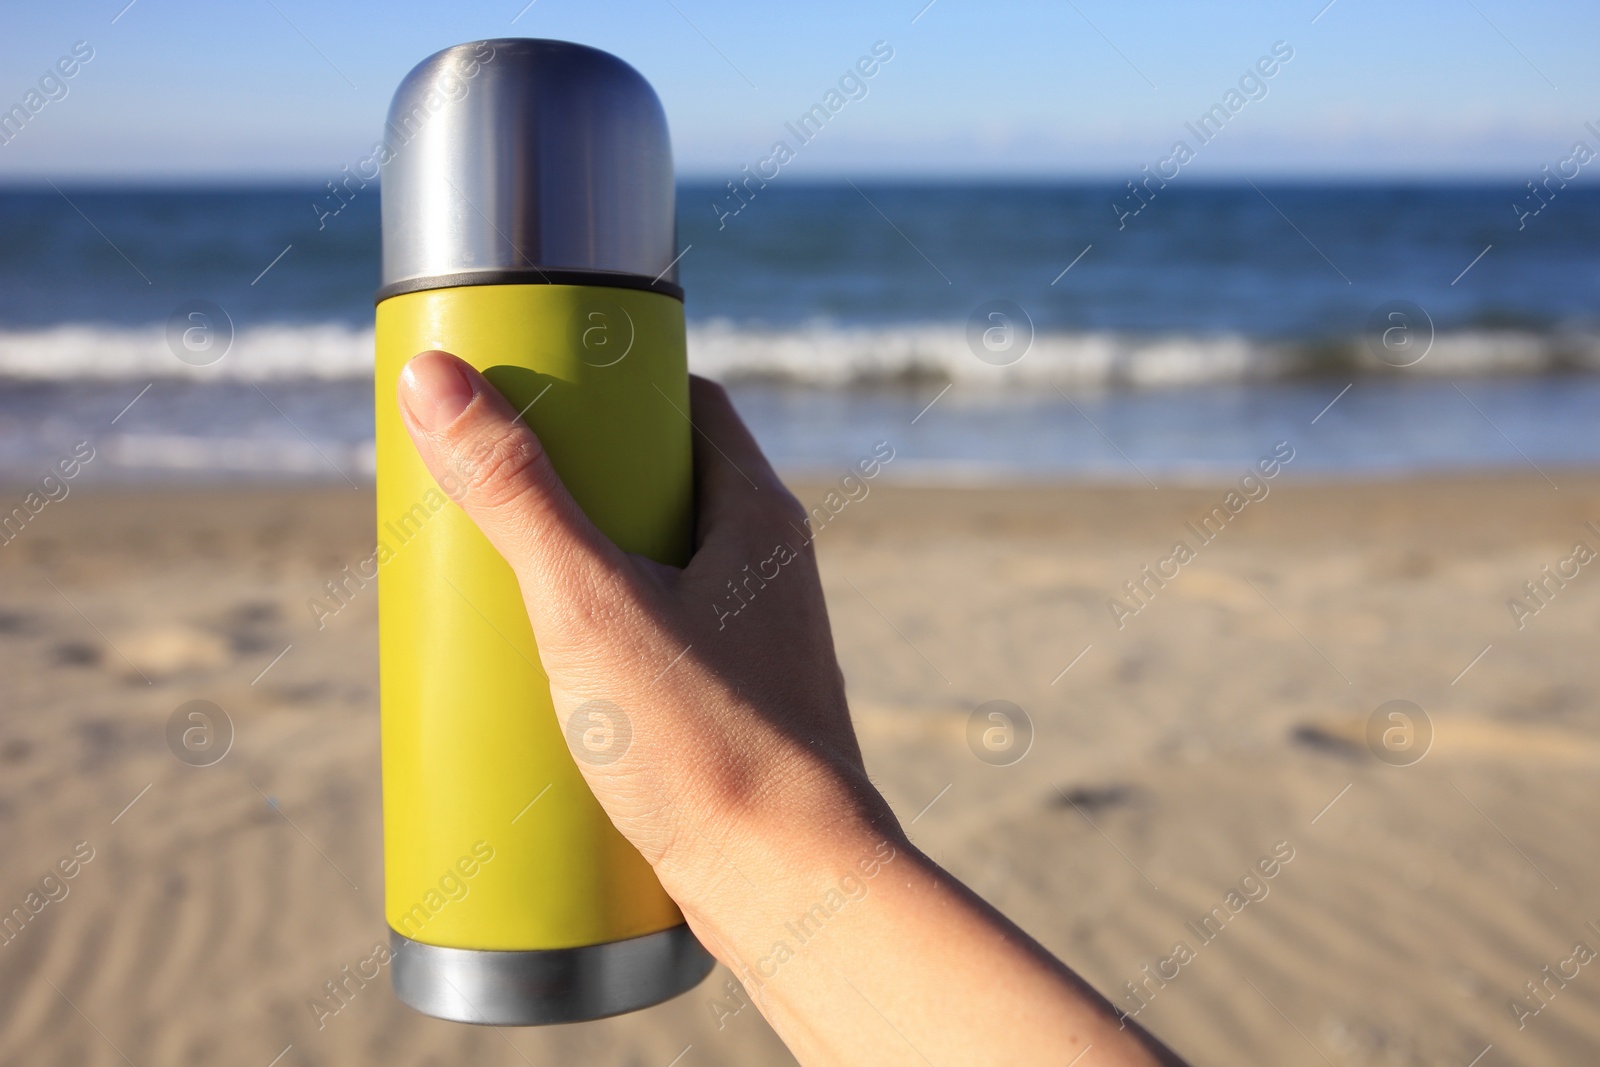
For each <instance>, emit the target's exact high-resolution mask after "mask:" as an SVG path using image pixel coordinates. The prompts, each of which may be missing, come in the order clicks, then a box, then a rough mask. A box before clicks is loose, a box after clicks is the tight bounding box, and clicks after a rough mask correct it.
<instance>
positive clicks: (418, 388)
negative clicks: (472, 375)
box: [400, 352, 472, 430]
mask: <svg viewBox="0 0 1600 1067" xmlns="http://www.w3.org/2000/svg"><path fill="white" fill-rule="evenodd" d="M400 400H401V402H402V403H404V404H405V406H406V410H407V411H409V412H411V417H412V418H413V419H415V420H416V421H417V422H418V423H419V424H420V425H421V426H422V428H423V429H424V430H442V429H444V428H445V427H446V426H448V425H450V424H451V423H452V422H454V421H455V420H456V418H457V417H458V416H459V415H460V414H461V413H462V412H463V411H465V410H467V405H468V404H470V403H472V383H471V382H470V381H468V380H467V376H466V375H465V374H462V373H461V368H460V366H458V365H457V363H456V361H455V360H454V359H452V358H450V357H449V356H447V355H445V354H444V353H443V352H424V353H423V354H422V355H420V356H417V357H416V358H414V359H412V360H411V362H410V363H407V364H406V365H405V369H404V370H402V371H401V372H400Z"/></svg>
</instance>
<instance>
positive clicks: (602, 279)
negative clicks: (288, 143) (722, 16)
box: [375, 39, 713, 1025]
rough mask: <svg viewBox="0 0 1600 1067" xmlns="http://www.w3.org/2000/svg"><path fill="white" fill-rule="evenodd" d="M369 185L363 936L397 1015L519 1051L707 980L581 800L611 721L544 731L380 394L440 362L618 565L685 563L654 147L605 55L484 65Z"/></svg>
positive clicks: (397, 112)
mask: <svg viewBox="0 0 1600 1067" xmlns="http://www.w3.org/2000/svg"><path fill="white" fill-rule="evenodd" d="M377 156H378V158H379V159H380V161H381V167H382V203H383V277H382V288H380V289H379V291H378V306H377V365H376V374H375V389H376V394H377V396H376V409H377V483H378V486H377V503H378V538H379V545H378V559H379V564H380V566H379V646H380V648H379V651H380V675H381V700H382V734H383V824H384V826H383V830H384V880H385V914H386V917H387V919H388V922H389V926H390V933H391V941H392V955H391V960H390V966H391V971H392V977H393V981H394V987H395V992H396V994H397V995H398V996H399V997H400V999H401V1000H403V1001H405V1002H406V1003H407V1004H409V1005H411V1006H412V1007H413V1008H416V1009H417V1010H418V1011H422V1012H425V1013H427V1014H429V1015H436V1016H439V1017H441V1018H445V1019H455V1020H459V1021H462V1022H473V1023H493V1024H495V1025H530V1024H538V1023H563V1022H574V1021H578V1020H582V1019H594V1018H599V1017H601V1016H606V1015H615V1014H617V1013H619V1012H626V1011H633V1010H635V1009H638V1008H642V1007H645V1006H647V1005H650V1004H654V1003H657V1002H658V1001H661V1000H665V999H666V998H668V997H671V996H675V995H677V994H678V993H681V992H683V991H685V990H687V989H689V988H691V987H693V986H694V985H695V984H697V983H698V982H699V981H700V980H701V979H702V978H704V977H705V975H706V974H707V972H708V971H709V970H710V968H711V966H712V962H713V961H712V959H711V956H710V955H709V954H708V953H707V952H706V951H705V949H704V948H702V947H701V945H700V944H699V942H698V941H696V940H695V938H694V935H693V934H691V933H690V932H689V929H688V927H687V926H685V925H684V921H683V916H682V914H681V913H680V912H679V911H678V909H677V907H676V906H674V904H673V903H672V901H671V899H669V898H668V897H667V895H666V893H665V892H664V891H663V890H662V888H661V886H660V884H659V883H658V882H657V881H656V878H655V875H654V873H653V872H652V871H651V869H650V866H649V865H648V864H647V863H646V862H645V860H644V858H643V857H641V856H640V855H639V853H638V852H637V851H636V850H635V849H634V848H633V847H632V846H631V845H630V844H628V842H627V841H626V840H625V839H624V838H623V837H622V835H621V834H619V833H618V832H617V830H616V829H615V828H614V827H613V826H612V825H611V822H610V820H609V819H608V818H607V817H606V814H605V812H604V811H603V810H602V809H601V807H600V805H599V803H598V802H597V801H596V800H595V798H594V795H593V794H592V793H591V792H590V791H589V789H588V786H587V785H586V784H585V783H584V780H583V777H582V775H581V774H579V772H578V766H577V764H576V763H575V762H574V760H573V757H572V755H571V754H570V753H569V751H568V746H567V742H566V740H565V739H564V734H565V735H566V736H571V737H574V738H575V739H576V741H577V743H578V744H579V746H580V747H579V750H578V751H579V752H580V756H581V758H585V759H592V760H594V761H597V762H607V761H614V760H616V759H618V758H624V756H625V753H626V749H627V745H628V741H629V739H630V737H631V734H630V732H629V723H628V719H627V717H626V712H625V711H623V710H621V709H618V708H616V707H615V706H613V705H607V704H603V703H597V704H595V705H593V706H586V707H585V708H584V709H580V713H579V714H578V715H574V716H573V718H574V719H575V720H577V719H580V718H581V719H582V721H575V722H572V723H562V722H558V721H557V718H556V714H555V711H554V709H553V708H552V706H551V701H550V692H549V685H548V680H547V679H546V677H545V674H544V672H543V670H542V669H541V666H540V662H539V651H538V649H537V648H536V647H535V644H534V640H533V632H532V630H531V628H530V627H529V625H528V617H527V614H526V612H525V610H524V608H523V603H522V596H521V594H520V592H519V590H518V587H517V580H516V578H515V576H514V575H513V574H512V572H511V568H510V567H509V566H508V565H507V564H506V562H505V560H504V559H503V558H501V556H500V555H499V554H498V553H497V552H496V551H495V550H494V549H493V548H492V547H490V545H489V542H488V541H487V540H486V539H485V538H484V537H483V535H482V534H481V533H479V531H478V529H477V528H476V527H475V526H474V525H473V524H472V522H471V521H470V520H469V519H468V518H467V516H466V515H465V513H463V512H462V510H461V509H460V508H459V507H457V506H456V504H455V503H453V502H452V501H451V500H450V498H449V497H450V493H451V492H452V491H453V488H454V487H453V486H452V485H450V484H448V481H449V480H448V479H446V484H444V485H443V491H441V487H440V485H439V484H437V483H436V482H435V481H434V479H433V477H432V476H431V475H430V474H429V473H428V471H427V469H426V468H425V467H424V466H423V464H422V461H421V460H420V459H419V458H418V456H417V454H416V451H415V449H414V448H413V446H412V444H411V441H410V439H409V438H408V437H407V435H406V432H405V429H404V428H403V427H402V425H401V423H400V418H399V415H398V414H397V411H396V407H395V384H396V380H397V379H398V377H399V374H400V369H401V367H402V366H404V365H405V363H406V361H407V360H408V359H410V358H411V357H412V356H414V355H416V354H417V353H418V352H423V351H426V350H428V349H443V350H445V351H448V352H453V353H455V354H456V355H457V356H459V357H461V358H462V359H464V360H466V361H468V362H469V363H471V364H472V365H473V366H474V367H477V368H478V369H479V370H481V371H482V372H483V373H484V374H485V375H486V376H487V377H488V379H489V380H490V381H491V382H493V383H494V384H495V386H496V387H497V388H499V389H500V391H501V392H503V393H504V394H505V395H506V396H507V397H508V398H509V399H510V401H511V403H512V405H513V406H514V407H516V408H518V409H520V410H522V412H523V418H524V419H525V420H526V421H527V422H528V424H529V425H530V426H532V427H533V429H534V431H535V432H537V433H538V435H539V438H540V440H541V441H542V442H543V443H544V447H545V449H546V450H547V452H548V453H549V455H550V458H551V460H552V462H553V463H554V464H555V468H556V470H557V471H558V472H560V474H561V477H562V479H563V480H564V481H565V482H566V485H567V487H568V488H569V489H570V490H571V491H572V494H573V496H574V497H575V498H576V499H577V501H578V503H579V504H580V505H581V506H582V507H583V509H584V511H585V512H587V514H588V515H589V517H590V518H591V519H592V520H594V522H595V524H596V525H597V526H598V527H599V528H600V529H601V530H602V531H604V532H605V533H606V535H607V536H609V537H610V538H611V539H612V540H613V541H615V542H616V543H617V545H618V546H620V547H621V548H623V549H625V550H627V551H630V552H638V553H642V554H644V555H647V556H650V557H651V558H653V559H656V560H659V561H662V562H664V563H672V564H680V565H681V564H683V563H684V562H686V560H687V558H688V555H689V552H690V546H691V537H692V526H691V523H692V517H693V516H692V502H693V485H692V473H691V462H690V449H691V439H690V433H691V427H690V425H689V422H688V418H687V413H688V410H689V396H688V393H689V379H688V370H687V366H686V362H685V355H684V326H683V290H682V289H680V288H679V287H678V285H677V274H676V269H675V268H676V262H677V248H676V244H677V232H676V226H675V220H674V189H673V174H672V149H671V145H670V143H669V141H668V136H667V125H666V117H665V115H664V113H663V112H662V109H661V103H660V101H659V100H658V99H657V98H656V95H655V93H654V92H653V91H652V90H651V88H650V86H649V84H648V83H647V82H646V81H645V80H644V78H643V77H642V76H640V74H639V73H638V72H637V71H635V70H634V69H633V68H632V67H630V66H628V65H627V64H626V63H624V62H622V61H621V60H619V59H617V58H616V57H615V56H611V55H608V54H607V53H605V52H601V51H597V50H595V49H593V48H587V47H584V46H582V45H576V44H568V43H565V42H562V41H545V40H523V39H508V40H491V41H477V42H472V43H469V44H462V45H457V46H455V47H453V48H447V49H445V50H444V51H442V52H439V53H438V54H436V55H434V56H431V57H429V58H428V59H426V60H424V61H423V62H422V63H421V64H420V65H418V66H417V67H416V69H414V70H413V71H411V73H410V74H408V75H407V76H406V78H405V80H404V81H403V82H402V83H401V85H400V88H399V89H398V90H397V91H396V93H395V96H394V102H393V104H392V106H391V108H390V111H389V119H388V124H387V127H386V130H385V138H384V141H383V142H382V143H381V144H380V145H378V152H377Z"/></svg>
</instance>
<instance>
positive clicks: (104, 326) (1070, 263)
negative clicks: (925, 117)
mask: <svg viewBox="0 0 1600 1067" xmlns="http://www.w3.org/2000/svg"><path fill="white" fill-rule="evenodd" d="M1545 192H1546V194H1547V195H1546V196H1544V197H1538V198H1537V199H1536V200H1535V199H1533V195H1534V194H1532V192H1531V191H1530V190H1529V189H1527V188H1524V187H1522V186H1520V185H1519V184H1518V183H1516V182H1514V181H1504V182H1493V183H1477V184H1466V183H1448V184H1447V183H1434V184H1383V183H1378V182H1365V183H1344V184H1324V183H1315V182H1309V181H1300V182H1270V183H1269V182H1261V183H1252V182H1248V181H1245V182H1238V183H1231V184H1202V183H1199V182H1195V183H1193V184H1190V185H1181V184H1180V183H1178V182H1171V183H1168V185H1167V186H1166V187H1165V188H1163V189H1161V190H1160V191H1159V192H1158V193H1156V194H1155V195H1154V196H1153V197H1148V198H1146V197H1143V196H1138V195H1137V194H1135V193H1133V192H1131V191H1130V190H1129V189H1128V188H1127V187H1126V185H1125V183H1121V182H1112V181H1103V182H1094V181H1078V182H954V181H946V182H885V181H868V180H860V181H843V180H841V181H837V182H828V183H809V184H807V183H803V182H801V181H798V180H797V181H793V182H789V183H787V184H786V183H785V182H783V181H774V182H771V183H769V184H768V185H767V186H766V187H765V188H762V189H760V190H758V191H757V192H756V193H755V194H754V195H753V196H748V197H747V198H746V199H744V200H743V202H742V203H741V202H740V201H738V200H733V199H731V198H730V196H729V192H728V189H727V188H726V187H725V186H719V185H718V184H714V183H710V182H685V183H683V184H682V185H681V186H680V188H679V190H678V234H679V247H680V248H681V250H682V256H681V259H680V261H679V270H680V274H681V280H682V283H683V286H684V288H685V290H686V292H687V299H686V309H687V315H688V323H689V360H690V366H691V369H693V370H695V371H696V372H698V373H701V374H705V375H709V376H711V377H714V378H717V379H719V380H721V381H723V382H724V383H726V384H728V386H729V387H730V389H731V390H732V392H733V395H734V399H735V402H736V403H737V405H738V406H739V408H740V410H741V411H742V412H743V413H744V415H745V417H746V420H747V421H748V422H749V423H750V425H751V426H752V428H753V430H754V432H755V434H756V436H757V438H758V439H759V440H760V442H761V444H762V445H763V447H764V448H765V449H766V450H767V452H768V454H769V456H771V458H772V459H773V461H774V463H775V464H776V465H777V466H778V467H779V469H780V470H782V471H784V472H786V473H788V474H791V475H794V476H797V477H821V478H827V477H830V476H832V475H833V474H834V473H835V472H837V473H839V474H842V473H844V471H845V470H846V469H847V468H848V467H849V466H850V465H851V464H852V463H853V462H854V461H855V460H856V459H858V458H859V457H861V456H863V455H865V454H867V453H868V452H870V451H871V450H872V449H873V448H874V446H875V445H876V444H877V443H878V442H880V441H887V442H889V443H890V445H891V446H892V447H893V448H894V450H895V456H896V458H895V460H894V461H893V463H892V464H890V465H889V467H888V468H886V476H889V477H892V478H895V479H899V480H903V481H909V482H926V483H932V484H998V483H1013V482H1015V483H1028V482H1035V481H1061V480H1077V481H1096V482H1113V483H1117V482H1120V483H1129V484H1136V485H1151V486H1161V485H1166V484H1177V483H1195V484H1205V483H1208V482H1218V481H1228V480H1232V479H1234V478H1236V477H1237V476H1239V475H1240V474H1242V473H1243V472H1244V471H1245V470H1247V469H1248V468H1249V467H1250V466H1251V465H1252V464H1253V463H1254V462H1255V461H1256V460H1257V459H1258V458H1259V457H1261V456H1263V455H1266V454H1268V453H1270V452H1271V451H1272V450H1273V449H1274V447H1275V446H1277V444H1278V443H1279V442H1288V443H1289V444H1290V445H1291V446H1292V447H1293V448H1294V449H1295V456H1296V458H1295V460H1294V462H1293V465H1292V474H1293V476H1294V477H1296V478H1350V477H1355V478H1389V477H1402V476H1406V475H1410V474H1416V473H1431V472H1467V471H1480V470H1487V469H1501V468H1504V469H1515V470H1520V471H1523V472H1525V473H1526V474H1527V475H1528V476H1529V477H1531V478H1545V479H1546V480H1549V481H1551V483H1552V484H1556V483H1558V482H1559V481H1560V477H1561V473H1562V471H1563V470H1566V469H1570V468H1573V467H1584V466H1592V465H1594V464H1596V463H1597V462H1600V434H1597V433H1596V432H1595V425H1596V417H1595V416H1596V413H1597V412H1600V312H1597V303H1596V297H1597V294H1600V190H1597V189H1590V188H1583V187H1580V186H1578V185H1576V184H1573V185H1570V186H1568V187H1567V188H1564V189H1559V190H1553V191H1552V190H1551V189H1546V190H1545ZM324 193H325V190H323V189H321V187H320V183H315V182H307V183H306V184H305V185H304V186H303V187H302V186H296V185H285V186H276V187H271V188H247V187H240V186H222V185H213V186H192V187H179V186H172V187H96V186H83V185H74V184H65V183H58V184H54V185H52V184H48V183H47V184H44V185H42V186H37V187H35V186H28V187H22V186H7V187H3V188H0V481H4V482H6V483H9V484H19V483H27V482H29V481H31V480H35V479H37V478H38V477H40V476H42V474H43V473H44V472H46V471H47V470H48V469H49V468H50V467H51V466H52V465H53V464H55V463H56V462H57V461H58V460H59V459H61V458H63V457H65V456H67V455H69V454H70V453H71V452H72V450H73V449H74V447H76V446H77V445H78V443H79V442H89V443H90V444H91V445H92V446H93V448H94V450H95V459H94V460H93V461H92V462H90V463H89V464H87V465H86V466H85V467H84V469H83V474H82V477H83V478H84V479H85V480H89V481H100V482H137V483H147V482H151V481H157V482H162V481H166V482H172V481H178V482H195V481H199V482H205V483H220V484H234V483H237V482H238V481H240V480H267V481H272V480H279V481H282V480H295V481H305V480H312V481H324V480H325V481H334V482H338V481H341V480H342V481H346V482H349V483H351V484H355V485H361V484H363V483H366V482H370V480H371V478H372V443H371V441H372V377H371V363H372V315H373V292H374V289H375V288H376V286H377V284H378V249H379V222H378V193H377V190H376V189H375V188H371V189H368V190H364V191H360V192H358V193H357V194H356V195H355V197H354V198H353V199H351V200H350V201H349V202H348V203H347V204H346V205H345V206H344V207H343V208H342V209H341V210H340V211H339V212H338V213H337V214H333V215H327V214H326V213H325V212H326V202H325V201H324V199H323V194H324ZM1534 203H1537V204H1538V205H1539V208H1538V210H1537V212H1534V211H1532V210H1530V208H1531V205H1533V204H1534ZM318 204H322V205H323V206H322V207H320V208H319V207H318V206H316V205H318ZM735 204H737V205H738V210H737V212H732V211H730V205H735ZM1135 207H1136V208H1137V210H1133V209H1134V208H1135ZM196 311H198V312H199V313H200V314H201V316H202V317H201V318H199V319H196V318H194V317H193V315H194V313H195V312H196ZM196 323H199V324H201V325H200V326H199V327H196V326H195V324H196ZM196 329H197V330H198V332H193V331H194V330H196ZM185 331H191V332H188V333H186V332H185Z"/></svg>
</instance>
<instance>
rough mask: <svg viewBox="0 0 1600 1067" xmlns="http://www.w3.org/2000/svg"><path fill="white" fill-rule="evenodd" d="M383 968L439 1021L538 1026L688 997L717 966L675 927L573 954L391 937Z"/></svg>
mask: <svg viewBox="0 0 1600 1067" xmlns="http://www.w3.org/2000/svg"><path fill="white" fill-rule="evenodd" d="M389 943H390V946H391V950H392V955H391V959H390V971H391V974H392V977H393V979H394V991H395V995H396V996H398V997H399V998H400V999H401V1000H402V1001H404V1002H405V1003H406V1004H408V1005H410V1006H411V1007H413V1008H415V1009H417V1010H418V1011H420V1012H422V1013H423V1014H424V1015H433V1016H436V1017H438V1018H440V1019H451V1020H453V1021H455V1022H461V1023H481V1024H484V1025H493V1026H543V1025H546V1024H549V1023H576V1022H583V1021H584V1020H586V1019H601V1018H604V1017H605V1016H607V1015H621V1014H622V1013H623V1012H629V1011H637V1010H638V1009H640V1008H648V1007H649V1006H650V1005H652V1004H659V1003H661V1002H662V1001H663V1000H669V999H671V998H672V997H675V996H677V995H678V994H679V993H685V992H688V991H689V990H690V989H693V988H694V987H695V986H697V985H699V984H700V982H701V980H702V979H704V978H705V976H706V975H707V974H709V973H711V968H712V967H713V966H714V965H715V964H716V962H717V961H716V960H715V959H713V958H712V956H711V953H709V952H707V951H706V950H705V949H704V948H703V947H702V946H701V944H700V942H699V941H697V940H695V936H694V934H692V933H690V932H689V927H688V926H687V925H681V926H673V927H669V928H668V929H666V930H661V931H658V932H656V933H653V934H646V935H645V936H643V937H634V938H629V939H628V940H626V941H608V942H606V943H604V944H600V945H583V946H580V947H578V948H560V949H538V950H527V951H512V952H502V951H488V950H484V949H470V948H443V947H441V946H439V945H427V944H423V943H422V942H421V941H413V940H411V939H410V938H409V937H405V936H404V935H402V934H399V933H396V932H395V931H394V930H390V931H389Z"/></svg>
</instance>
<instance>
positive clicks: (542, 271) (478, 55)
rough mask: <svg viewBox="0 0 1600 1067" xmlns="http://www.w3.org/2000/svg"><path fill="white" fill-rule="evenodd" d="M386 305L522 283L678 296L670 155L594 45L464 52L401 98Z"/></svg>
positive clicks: (640, 97) (387, 199)
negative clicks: (420, 295) (418, 293)
mask: <svg viewBox="0 0 1600 1067" xmlns="http://www.w3.org/2000/svg"><path fill="white" fill-rule="evenodd" d="M384 131H385V140H384V143H383V145H382V146H381V151H380V157H379V158H380V161H381V171H382V182H383V198H382V200H383V272H382V281H381V285H382V288H381V289H380V290H379V294H378V295H379V299H383V298H385V297H389V296H394V295H396V294H398V293H404V292H411V291H414V290H418V289H432V288H444V287H447V286H454V285H471V284H503V283H516V282H519V281H542V282H546V283H548V282H555V283H558V284H579V285H583V284H595V285H622V286H625V287H627V288H648V289H653V290H655V291H657V292H663V293H667V294H668V295H672V296H677V297H679V298H681V297H682V295H683V293H682V290H681V289H680V288H678V285H677V280H678V278H677V265H676V263H675V257H676V256H677V234H676V227H675V225H674V185H673V173H672V146H671V142H670V140H669V137H668V133H667V119H666V113H665V112H664V111H663V110H662V108H661V101H660V100H659V99H657V97H656V94H655V91H654V90H653V89H651V88H650V84H649V83H648V82H647V81H645V79H644V77H643V76H642V75H641V74H640V73H639V72H638V71H636V70H634V69H633V68H632V67H630V66H629V65H628V64H626V63H624V62H623V61H622V60H620V59H618V58H617V57H616V56H613V55H610V54H609V53H606V52H602V51H600V50H599V49H596V48H589V47H587V46H585V45H579V44H572V43H569V42H566V41H552V40H539V39H531V38H503V39H498V40H488V41H475V42H470V43H467V44H460V45H455V46H453V47H451V48H446V49H444V50H443V51H441V52H436V53H435V54H434V55H432V56H429V57H428V58H427V59H425V60H423V61H422V62H421V63H419V64H418V65H417V66H416V67H415V68H414V69H413V70H412V71H411V73H410V74H408V75H406V77H405V80H404V81H402V82H401V83H400V87H399V88H398V89H397V90H396V91H395V95H394V102H393V103H392V104H391V105H390V108H389V117H388V122H387V124H386V125H385V128H384Z"/></svg>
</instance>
